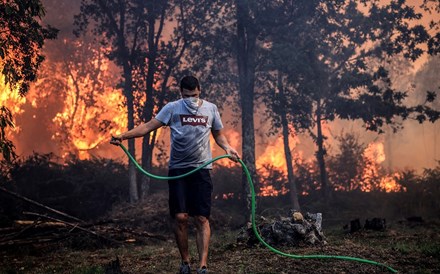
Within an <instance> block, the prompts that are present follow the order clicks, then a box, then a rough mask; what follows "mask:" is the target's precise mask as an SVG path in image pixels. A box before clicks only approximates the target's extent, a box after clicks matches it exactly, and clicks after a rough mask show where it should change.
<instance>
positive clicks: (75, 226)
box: [23, 212, 122, 244]
mask: <svg viewBox="0 0 440 274" xmlns="http://www.w3.org/2000/svg"><path fill="white" fill-rule="evenodd" d="M23 214H25V215H31V216H37V217H40V218H46V219H49V220H51V221H56V222H61V223H64V224H66V225H68V226H71V227H72V229H71V230H70V232H72V231H73V230H74V229H79V230H81V231H84V232H87V233H90V234H92V235H94V236H96V237H98V238H102V239H104V240H106V241H109V242H114V243H117V244H122V243H121V242H119V241H116V240H114V239H110V238H107V237H105V236H102V235H100V234H98V233H96V232H95V231H92V230H89V229H86V228H83V227H81V226H79V224H75V223H69V222H66V221H63V220H60V219H57V218H53V217H50V216H47V215H42V214H38V213H34V212H23Z"/></svg>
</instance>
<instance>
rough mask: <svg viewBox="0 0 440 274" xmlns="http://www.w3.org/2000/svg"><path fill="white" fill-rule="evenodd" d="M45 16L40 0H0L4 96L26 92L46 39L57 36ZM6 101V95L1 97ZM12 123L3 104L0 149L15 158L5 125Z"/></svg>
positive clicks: (0, 111) (0, 53) (9, 156)
mask: <svg viewBox="0 0 440 274" xmlns="http://www.w3.org/2000/svg"><path fill="white" fill-rule="evenodd" d="M43 16H44V8H43V5H42V4H41V2H40V1H39V0H31V1H22V0H11V1H2V2H0V29H1V31H0V67H1V69H2V73H1V74H2V75H3V76H4V78H2V79H1V80H2V81H4V86H3V85H2V91H1V93H2V96H6V94H8V93H13V92H18V94H20V95H21V96H24V95H25V94H26V93H27V92H28V91H29V84H30V83H31V82H33V81H35V80H36V75H37V71H38V69H39V67H40V64H41V62H42V61H43V60H44V56H43V55H42V54H41V48H42V47H43V44H44V41H45V40H46V39H54V38H55V37H56V34H57V30H55V29H54V28H52V27H50V26H48V27H43V26H41V25H40V23H39V21H38V19H41V18H42V17H43ZM0 103H2V104H3V99H2V100H1V101H0ZM8 127H13V123H12V113H11V112H10V111H9V109H7V108H6V107H5V106H1V105H0V152H1V153H2V155H3V158H4V159H6V160H8V161H10V160H11V159H12V158H15V152H14V145H13V144H12V142H11V141H10V140H8V139H7V138H6V132H5V130H6V128H8Z"/></svg>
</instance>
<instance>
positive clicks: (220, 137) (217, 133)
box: [212, 130, 240, 162]
mask: <svg viewBox="0 0 440 274" xmlns="http://www.w3.org/2000/svg"><path fill="white" fill-rule="evenodd" d="M212 136H214V140H215V142H216V143H217V145H219V147H221V148H222V149H224V150H225V151H226V153H227V154H228V155H231V156H232V158H231V159H232V160H233V161H235V162H237V160H238V158H240V155H239V154H238V152H237V151H236V150H235V149H233V148H232V147H231V146H230V145H229V143H228V140H227V139H226V136H225V135H224V134H223V131H222V130H212Z"/></svg>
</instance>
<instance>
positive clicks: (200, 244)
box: [195, 216, 211, 267]
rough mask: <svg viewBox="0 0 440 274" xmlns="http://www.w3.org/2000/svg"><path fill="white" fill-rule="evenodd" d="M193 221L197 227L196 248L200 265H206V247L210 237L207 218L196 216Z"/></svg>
mask: <svg viewBox="0 0 440 274" xmlns="http://www.w3.org/2000/svg"><path fill="white" fill-rule="evenodd" d="M195 223H196V228H197V234H196V235H197V237H196V239H197V250H198V251H199V261H200V267H202V266H206V267H207V266H208V248H209V239H210V237H211V227H210V226H209V220H208V218H206V217H204V216H196V217H195Z"/></svg>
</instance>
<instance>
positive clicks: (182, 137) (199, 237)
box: [111, 76, 239, 274]
mask: <svg viewBox="0 0 440 274" xmlns="http://www.w3.org/2000/svg"><path fill="white" fill-rule="evenodd" d="M180 92H181V95H182V98H181V99H180V100H177V101H174V102H170V103H168V104H167V105H165V106H164V107H163V109H162V110H160V111H159V113H158V114H157V115H156V117H155V118H153V119H152V120H150V121H149V122H147V123H144V124H141V125H139V126H137V127H135V128H133V129H132V130H129V131H127V132H125V133H122V134H120V135H118V136H115V137H113V139H112V141H111V143H112V144H114V145H119V144H120V143H121V141H123V140H125V139H130V138H136V137H141V136H144V135H146V134H149V133H150V132H151V131H153V130H156V129H157V128H159V127H161V126H164V125H166V126H169V127H170V128H171V153H170V161H169V172H168V175H169V176H177V175H180V174H184V173H187V172H189V171H191V170H193V169H194V168H196V167H199V166H201V165H202V164H204V163H206V162H207V161H209V160H211V159H212V152H211V147H210V139H209V137H210V134H212V135H213V137H214V140H215V142H216V143H217V144H218V145H219V146H220V147H221V148H222V149H224V150H225V152H226V153H227V154H229V155H231V157H232V160H234V161H237V160H238V158H239V155H238V153H237V151H236V150H235V149H233V148H232V147H231V146H230V145H229V143H228V141H227V139H226V137H225V136H224V134H223V132H222V128H223V124H222V121H221V118H220V114H219V112H218V110H217V106H216V105H214V104H212V103H210V102H208V101H206V100H202V99H200V92H201V90H200V84H199V81H198V80H197V78H195V77H194V76H186V77H184V78H183V79H182V80H181V81H180ZM211 168H212V165H211V164H210V165H208V166H206V167H205V168H203V169H201V170H199V171H198V172H196V173H193V174H191V175H190V176H187V177H184V178H182V179H178V180H170V181H169V182H168V186H169V209H170V215H171V216H172V217H173V218H174V220H175V229H174V232H175V236H176V243H177V247H178V248H179V252H180V255H181V258H182V263H181V265H180V273H181V274H185V273H190V272H191V268H190V264H189V262H190V256H189V251H188V221H189V216H191V217H194V220H195V225H196V230H197V234H196V243H197V250H198V252H199V261H200V267H199V269H197V273H203V274H204V273H208V269H207V263H208V262H207V260H208V247H209V240H210V236H211V229H210V226H209V215H210V213H211V194H212V182H211V176H210V169H211Z"/></svg>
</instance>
